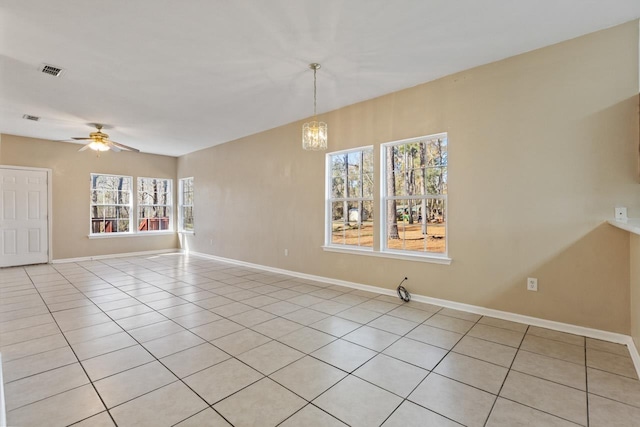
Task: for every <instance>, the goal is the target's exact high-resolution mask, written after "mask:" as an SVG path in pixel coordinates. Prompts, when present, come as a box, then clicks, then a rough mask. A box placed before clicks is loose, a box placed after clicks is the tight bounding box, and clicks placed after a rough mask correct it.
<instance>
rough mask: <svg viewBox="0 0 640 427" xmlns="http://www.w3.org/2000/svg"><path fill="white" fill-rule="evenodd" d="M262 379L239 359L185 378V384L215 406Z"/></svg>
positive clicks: (230, 360) (261, 376) (259, 374)
mask: <svg viewBox="0 0 640 427" xmlns="http://www.w3.org/2000/svg"><path fill="white" fill-rule="evenodd" d="M261 378H263V375H262V374H261V373H259V372H258V371H256V370H255V369H252V368H250V367H248V366H247V365H245V364H244V363H242V362H239V361H238V360H237V359H229V360H226V361H224V362H221V363H218V364H217V365H213V366H211V367H209V368H207V369H204V370H202V371H200V372H197V373H195V374H193V375H190V376H188V377H186V378H184V382H185V383H186V384H187V385H188V386H189V387H191V388H192V389H193V390H195V391H196V393H198V394H199V395H200V396H202V398H204V399H205V400H206V401H207V402H208V403H209V404H214V403H216V402H218V401H220V400H222V399H224V398H225V397H227V396H229V395H231V394H233V393H235V392H237V391H238V390H241V389H243V388H245V387H246V386H248V385H249V384H253V383H254V382H256V381H258V380H259V379H261Z"/></svg>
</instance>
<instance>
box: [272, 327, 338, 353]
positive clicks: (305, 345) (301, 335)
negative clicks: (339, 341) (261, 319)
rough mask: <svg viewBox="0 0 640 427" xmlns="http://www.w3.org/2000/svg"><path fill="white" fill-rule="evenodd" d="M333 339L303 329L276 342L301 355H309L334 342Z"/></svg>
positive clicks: (311, 330)
mask: <svg viewBox="0 0 640 427" xmlns="http://www.w3.org/2000/svg"><path fill="white" fill-rule="evenodd" d="M335 339H336V338H335V337H334V336H332V335H329V334H325V333H324V332H320V331H316V330H315V329H311V328H307V327H304V328H302V329H298V330H297V331H294V332H292V333H290V334H287V335H284V336H282V337H280V338H278V341H280V342H282V343H284V344H286V345H288V346H290V347H293V348H295V349H296V350H299V351H301V352H303V353H311V352H313V351H315V350H317V349H319V348H321V347H324V346H325V345H327V344H329V343H330V342H333V341H335Z"/></svg>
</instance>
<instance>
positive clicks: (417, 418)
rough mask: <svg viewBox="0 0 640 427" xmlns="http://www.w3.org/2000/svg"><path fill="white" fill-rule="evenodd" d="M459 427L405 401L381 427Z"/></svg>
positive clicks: (446, 419)
mask: <svg viewBox="0 0 640 427" xmlns="http://www.w3.org/2000/svg"><path fill="white" fill-rule="evenodd" d="M424 426H428V427H460V424H458V423H456V422H454V421H451V420H450V419H448V418H445V417H443V416H442V415H438V414H436V413H435V412H432V411H430V410H428V409H425V408H423V407H421V406H418V405H416V404H415V403H412V402H409V401H408V400H405V401H404V402H402V405H400V407H399V408H398V409H396V410H395V412H394V413H393V414H391V416H390V417H389V418H388V419H387V421H385V423H384V424H382V427H424Z"/></svg>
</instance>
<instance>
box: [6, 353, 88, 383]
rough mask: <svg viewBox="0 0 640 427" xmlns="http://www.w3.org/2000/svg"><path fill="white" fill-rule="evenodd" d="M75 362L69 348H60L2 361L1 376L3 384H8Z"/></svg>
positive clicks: (74, 357)
mask: <svg viewBox="0 0 640 427" xmlns="http://www.w3.org/2000/svg"><path fill="white" fill-rule="evenodd" d="M77 361H78V359H76V356H75V354H73V351H71V347H69V346H66V347H60V348H57V349H55V350H49V351H45V352H43V353H37V354H33V355H31V356H27V357H22V358H20V359H15V360H12V361H11V362H6V363H4V361H3V363H2V376H3V379H4V381H5V383H8V382H11V381H15V380H19V379H20V378H24V377H28V376H30V375H35V374H39V373H41V372H44V371H48V370H50V369H55V368H59V367H61V366H66V365H70V364H72V363H75V362H77Z"/></svg>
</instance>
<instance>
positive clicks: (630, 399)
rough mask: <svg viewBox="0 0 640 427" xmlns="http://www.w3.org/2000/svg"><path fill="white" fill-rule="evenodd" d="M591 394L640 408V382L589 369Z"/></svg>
mask: <svg viewBox="0 0 640 427" xmlns="http://www.w3.org/2000/svg"><path fill="white" fill-rule="evenodd" d="M587 377H588V379H589V381H588V384H589V393H592V394H597V395H599V396H602V397H606V398H608V399H612V400H617V401H618V402H622V403H626V404H627V405H632V406H636V407H638V408H640V381H638V380H634V379H631V378H627V377H623V376H621V375H617V374H611V373H609V372H605V371H600V370H598V369H592V368H587Z"/></svg>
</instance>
